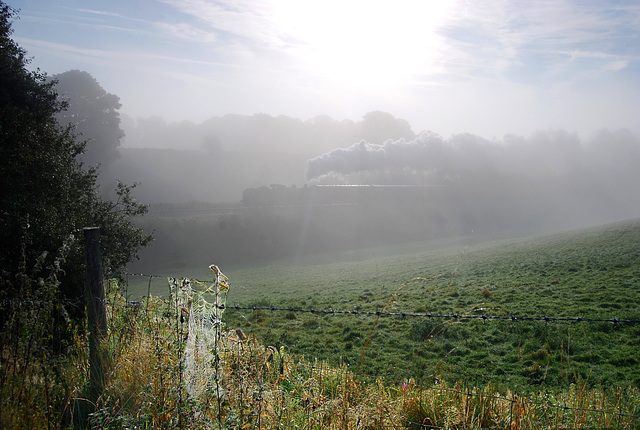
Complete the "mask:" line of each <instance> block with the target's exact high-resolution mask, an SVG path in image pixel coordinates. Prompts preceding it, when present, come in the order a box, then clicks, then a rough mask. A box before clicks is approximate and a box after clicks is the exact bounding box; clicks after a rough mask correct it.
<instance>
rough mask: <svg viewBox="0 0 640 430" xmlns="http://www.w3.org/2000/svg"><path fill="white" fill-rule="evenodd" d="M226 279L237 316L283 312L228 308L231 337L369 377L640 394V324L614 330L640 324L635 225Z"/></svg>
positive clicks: (415, 250)
mask: <svg viewBox="0 0 640 430" xmlns="http://www.w3.org/2000/svg"><path fill="white" fill-rule="evenodd" d="M336 261H338V262H336ZM222 269H223V271H225V272H226V273H227V275H229V277H230V278H231V283H232V288H231V290H230V292H229V297H228V300H227V304H228V305H229V306H233V305H237V306H239V307H253V306H256V307H261V308H264V307H267V308H271V307H273V308H277V309H287V310H270V309H268V310H264V309H263V310H252V309H239V310H237V309H233V308H229V309H228V310H227V312H226V314H225V319H226V323H227V325H228V326H229V327H242V329H243V330H244V331H245V332H246V333H249V334H251V335H254V336H255V337H257V338H258V339H260V340H262V341H263V342H265V343H266V344H269V345H274V346H276V347H280V346H285V348H287V349H288V350H289V351H290V352H291V353H292V354H296V355H304V356H305V357H318V358H321V359H326V360H328V361H329V362H331V363H334V364H336V365H339V364H346V365H348V366H350V368H352V369H355V370H359V373H360V374H366V375H372V376H375V375H383V376H385V377H387V378H389V379H391V380H394V379H395V380H398V381H400V380H404V379H406V378H409V377H413V378H415V379H416V381H419V382H421V383H432V382H434V381H436V380H438V379H442V378H446V379H450V380H457V381H466V382H468V383H469V384H486V383H489V382H490V383H493V384H496V386H502V387H505V388H509V389H515V390H519V391H523V390H524V391H540V390H553V389H554V388H556V387H560V386H564V387H566V386H567V385H569V384H572V383H575V382H580V383H583V384H584V383H586V384H588V385H592V386H598V385H607V386H609V385H620V386H628V385H635V386H639V385H640V366H639V365H638V364H639V363H640V359H639V358H638V357H640V324H638V323H620V322H618V323H616V322H611V321H610V320H614V319H619V320H622V319H631V320H640V220H631V221H625V222H619V223H615V224H609V225H606V226H600V227H592V228H584V229H579V230H572V231H567V232H559V233H554V234H547V235H543V236H535V237H529V238H524V239H523V238H518V239H504V240H500V241H481V240H480V239H479V238H474V237H469V238H464V239H459V240H457V241H455V242H453V241H441V242H434V243H422V244H412V245H405V246H399V247H393V248H379V249H369V250H365V251H358V252H351V253H344V254H340V255H320V256H315V257H305V258H304V259H303V260H299V261H293V260H292V261H282V262H279V263H277V264H270V265H261V266H254V267H245V268H229V269H227V270H225V268H224V267H223V268H222ZM192 276H194V275H193V274H192ZM329 309H334V310H339V311H354V313H352V314H351V313H349V314H345V313H335V314H332V313H325V312H326V311H327V310H329ZM314 310H318V311H323V312H311V311H314ZM377 311H380V312H382V314H381V315H378V316H377V315H375V314H374V315H372V314H370V312H377ZM388 313H405V314H420V315H407V316H404V317H402V316H393V315H388ZM455 314H458V315H477V316H482V315H485V316H493V317H499V316H500V317H507V318H505V319H504V320H493V319H482V318H476V319H467V318H455V317H454V316H453V315H455ZM427 315H432V316H431V317H429V316H427ZM433 315H436V316H433ZM511 316H515V317H518V318H516V319H515V320H513V319H511V318H510V317H511ZM527 317H535V318H539V317H548V318H549V320H548V321H544V320H527V319H526V318H527ZM523 318H524V319H523ZM559 318H569V319H570V320H567V321H564V320H558V319H559ZM579 318H582V319H583V320H579ZM593 319H604V320H607V321H585V320H593Z"/></svg>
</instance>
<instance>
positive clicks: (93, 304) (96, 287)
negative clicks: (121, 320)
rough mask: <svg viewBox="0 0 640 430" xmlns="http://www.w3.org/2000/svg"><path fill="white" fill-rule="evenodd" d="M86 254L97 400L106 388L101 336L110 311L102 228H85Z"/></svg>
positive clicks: (92, 389) (91, 356)
mask: <svg viewBox="0 0 640 430" xmlns="http://www.w3.org/2000/svg"><path fill="white" fill-rule="evenodd" d="M84 255H85V260H86V262H87V281H86V285H85V297H86V303H87V323H88V325H89V393H88V394H89V400H90V401H91V402H92V403H94V404H95V402H96V400H98V397H100V394H102V391H103V389H104V361H105V359H104V356H103V353H102V346H101V343H102V340H103V339H104V338H105V337H106V335H107V313H106V307H105V298H104V282H103V279H102V260H101V257H100V228H99V227H86V228H85V229H84Z"/></svg>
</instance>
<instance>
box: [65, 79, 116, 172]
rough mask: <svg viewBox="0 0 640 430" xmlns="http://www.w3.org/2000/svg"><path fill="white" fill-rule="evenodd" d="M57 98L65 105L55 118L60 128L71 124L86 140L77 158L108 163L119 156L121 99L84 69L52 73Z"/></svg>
mask: <svg viewBox="0 0 640 430" xmlns="http://www.w3.org/2000/svg"><path fill="white" fill-rule="evenodd" d="M53 80H54V81H56V82H57V83H56V85H55V90H56V92H57V93H58V96H59V98H60V99H61V100H62V101H64V102H65V103H66V104H67V107H66V109H64V110H62V111H60V112H58V114H57V115H56V118H57V119H58V122H59V123H60V125H62V126H63V127H66V126H68V125H72V126H73V127H74V131H75V133H76V134H77V135H78V137H79V138H80V139H82V140H84V141H85V142H86V147H85V151H84V153H83V154H82V156H81V157H80V159H81V160H82V162H84V163H85V164H87V165H89V166H97V165H103V166H106V165H107V164H109V163H111V162H112V161H113V160H114V159H115V158H117V157H118V155H119V154H118V147H119V146H120V139H122V138H123V137H124V131H122V129H121V128H120V115H119V113H118V109H120V107H121V104H120V99H119V98H118V96H116V95H114V94H110V93H108V92H106V91H105V90H104V89H103V88H102V87H101V86H100V84H99V83H98V81H96V80H95V78H94V77H93V76H91V75H90V74H89V73H87V72H83V71H80V70H69V71H67V72H64V73H60V74H58V75H54V76H53Z"/></svg>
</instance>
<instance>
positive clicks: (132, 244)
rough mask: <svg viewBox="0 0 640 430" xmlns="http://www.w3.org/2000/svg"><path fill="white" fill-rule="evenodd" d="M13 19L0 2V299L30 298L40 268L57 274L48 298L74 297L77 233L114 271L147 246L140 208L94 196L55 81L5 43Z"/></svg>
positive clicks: (127, 194)
mask: <svg viewBox="0 0 640 430" xmlns="http://www.w3.org/2000/svg"><path fill="white" fill-rule="evenodd" d="M15 16H16V12H15V10H13V9H12V8H11V7H9V6H7V5H6V4H5V3H4V2H2V1H0V143H1V144H0V157H1V159H2V163H0V192H1V193H2V200H1V202H0V242H1V243H2V246H1V247H0V298H2V297H10V298H22V297H27V296H32V297H37V296H38V294H39V289H40V288H41V286H42V285H43V284H42V282H41V279H42V278H41V276H43V275H42V270H40V269H43V268H55V269H56V270H57V275H56V276H57V279H56V283H55V285H56V289H57V291H56V292H55V295H56V296H58V297H61V298H62V297H67V298H75V297H81V296H82V294H83V283H84V271H85V267H84V263H83V261H84V258H83V245H82V239H83V238H82V228H83V227H86V226H99V227H101V238H102V255H103V258H104V261H103V264H104V267H105V268H106V269H107V270H114V269H118V268H121V267H123V266H124V265H125V264H126V263H127V262H129V261H131V260H133V259H135V257H136V256H137V252H138V250H139V249H140V248H141V247H143V246H145V245H146V244H148V243H149V241H150V240H151V237H150V236H148V235H146V234H145V233H144V232H143V231H142V230H140V229H139V228H137V227H136V226H135V225H134V224H133V223H132V222H131V217H133V216H136V215H141V214H143V213H145V212H146V210H147V207H146V206H145V205H141V204H139V203H138V202H136V200H135V199H134V198H133V196H132V194H131V189H132V187H129V186H126V185H123V184H119V185H118V189H117V190H116V192H117V196H118V198H117V200H116V201H113V202H112V201H105V200H102V199H101V198H100V197H99V195H98V192H97V188H98V187H97V185H96V177H97V173H96V172H97V171H96V170H95V169H94V168H91V169H89V170H84V169H83V168H82V164H81V163H80V161H79V160H78V157H79V156H80V155H81V154H82V153H83V150H84V143H82V142H81V141H80V140H77V139H76V138H75V136H74V133H73V130H72V127H71V126H67V127H62V126H61V125H60V124H59V122H58V121H57V119H58V118H59V115H60V112H62V110H63V109H64V107H65V106H66V103H65V102H64V101H61V100H60V99H59V98H58V95H57V93H56V91H55V82H54V81H52V80H50V79H48V77H47V76H46V74H44V73H42V72H40V71H39V70H38V71H35V72H31V71H29V70H28V69H27V65H28V60H27V58H26V53H25V51H24V50H23V49H22V48H20V47H19V46H18V45H17V43H15V42H14V41H13V39H12V38H11V34H12V29H11V21H12V19H13V18H14V17H15ZM111 100H112V101H113V99H111ZM109 105H110V106H113V104H111V103H109ZM107 112H111V111H110V110H109V109H107ZM38 270H40V272H38ZM1 322H2V321H0V326H1Z"/></svg>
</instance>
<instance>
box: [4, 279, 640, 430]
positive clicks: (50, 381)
mask: <svg viewBox="0 0 640 430" xmlns="http://www.w3.org/2000/svg"><path fill="white" fill-rule="evenodd" d="M109 286H110V288H109V292H108V293H109V294H108V299H107V302H108V306H107V312H108V314H107V316H108V324H109V335H108V337H107V339H106V340H105V342H104V345H103V354H104V355H105V356H106V357H107V360H106V365H105V368H104V373H105V381H106V384H105V388H104V391H103V393H102V395H101V396H100V397H99V398H98V400H97V402H96V404H95V405H94V406H95V407H94V408H93V409H94V411H95V412H93V413H92V414H91V415H89V416H84V415H82V410H83V409H82V405H83V403H84V402H86V391H85V390H86V387H87V384H88V373H89V369H88V363H89V359H88V351H87V341H86V336H85V335H78V336H77V337H76V341H75V343H74V345H73V347H72V348H70V350H69V353H68V354H67V355H66V356H65V357H64V358H63V359H60V360H58V361H52V360H51V359H50V358H49V357H46V356H43V355H38V354H35V355H31V356H28V354H29V352H28V350H27V349H25V348H22V349H19V350H14V349H13V348H11V346H9V345H4V346H3V351H2V357H4V358H5V359H8V360H9V362H13V363H16V364H15V366H14V367H13V368H11V367H8V368H7V369H8V370H9V371H8V372H6V373H4V374H3V379H2V381H1V382H2V384H0V399H1V402H0V426H2V427H3V428H58V427H63V428H66V427H70V426H76V427H92V428H113V429H120V428H220V429H222V428H225V429H226V428H229V429H231V428H255V429H262V428H301V429H317V428H327V429H345V428H349V429H352V428H353V429H355V428H371V429H375V428H410V429H420V428H429V427H431V426H435V427H446V428H488V427H490V428H510V429H542V428H568V427H571V428H593V427H607V428H630V427H634V426H637V425H638V423H639V422H640V416H639V413H640V390H638V388H637V387H629V386H627V387H614V386H612V387H599V388H589V387H588V384H587V383H586V381H585V382H583V383H579V384H578V383H574V384H570V385H568V386H566V387H564V388H563V389H561V390H558V391H557V392H556V393H553V394H552V393H548V392H547V393H537V394H531V395H522V394H521V393H518V392H517V391H513V390H503V389H499V388H497V387H496V386H495V385H493V384H491V383H485V384H482V385H476V386H473V385H470V384H467V383H465V382H462V381H457V382H453V383H451V382H448V379H449V378H447V377H446V375H444V374H443V375H442V376H441V378H440V380H438V381H436V382H434V383H432V384H420V383H418V382H416V380H415V379H413V378H411V377H407V378H406V379H404V380H403V381H401V382H396V381H392V380H389V379H387V378H385V377H383V376H378V377H368V376H366V375H363V374H358V373H357V372H355V371H354V369H352V368H349V367H348V366H346V365H342V366H337V367H336V366H331V365H329V364H328V363H327V362H326V361H321V360H314V359H305V358H303V357H300V356H296V355H293V354H291V352H290V351H289V349H288V348H287V347H285V346H280V347H278V348H277V347H274V346H271V345H268V344H265V343H262V342H260V341H258V340H257V339H256V338H255V336H253V335H249V336H248V337H247V336H245V335H244V334H243V333H241V332H239V331H237V330H235V329H234V327H233V326H227V327H226V328H225V329H223V330H222V331H221V332H220V338H219V342H218V349H217V354H216V356H217V359H216V360H212V361H211V363H210V366H211V367H212V368H214V369H215V379H216V380H217V381H220V388H221V389H220V390H213V389H210V390H208V391H205V392H204V393H203V394H202V395H200V396H198V397H197V398H191V397H189V395H188V394H187V390H186V387H185V384H184V379H183V377H182V375H183V369H184V365H185V364H184V360H183V358H184V347H185V344H186V342H187V333H188V318H189V317H190V315H188V314H187V313H186V312H185V310H184V309H182V308H179V307H178V308H177V307H176V303H175V302H174V301H173V300H171V299H159V298H153V297H152V298H149V299H148V300H143V301H141V302H128V301H127V300H125V298H124V296H123V295H122V288H121V287H119V286H118V284H117V283H116V282H115V281H112V282H110V283H109ZM29 306H31V310H32V312H33V314H32V315H33V316H34V317H37V316H38V315H42V312H46V310H45V309H43V308H42V307H40V306H39V305H37V304H33V303H32V304H29ZM200 317H202V316H200ZM196 318H198V316H196ZM25 336H26V337H27V338H28V335H27V334H25ZM323 348H324V347H323ZM14 354H17V355H14ZM17 369H20V370H17ZM12 370H13V371H14V372H16V370H17V373H13V374H12V373H11V371H12ZM17 377H18V378H23V380H22V382H20V381H19V380H16V379H15V378H17ZM27 381H28V383H26V382H27ZM43 394H44V395H43Z"/></svg>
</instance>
